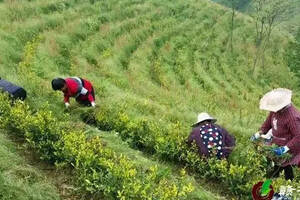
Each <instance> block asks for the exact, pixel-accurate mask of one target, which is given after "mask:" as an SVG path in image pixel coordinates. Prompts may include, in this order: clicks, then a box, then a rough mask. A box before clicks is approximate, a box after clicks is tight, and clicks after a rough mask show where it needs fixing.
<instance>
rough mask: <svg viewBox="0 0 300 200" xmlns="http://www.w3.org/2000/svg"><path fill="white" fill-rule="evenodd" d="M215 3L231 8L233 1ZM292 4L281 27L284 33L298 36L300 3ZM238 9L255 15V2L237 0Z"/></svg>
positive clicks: (221, 0)
mask: <svg viewBox="0 0 300 200" xmlns="http://www.w3.org/2000/svg"><path fill="white" fill-rule="evenodd" d="M213 1H214V2H217V3H220V4H222V5H225V6H227V7H231V5H232V4H231V1H228V0H213ZM289 2H290V8H289V12H287V13H286V14H285V15H284V16H282V17H280V19H279V27H280V29H282V30H284V31H288V32H290V33H292V34H293V35H296V34H297V31H298V30H299V28H300V23H299V19H300V12H299V11H300V1H299V0H292V1H289ZM236 3H237V4H236V5H237V9H238V10H239V11H240V12H243V13H245V14H248V15H252V14H254V10H253V1H252V0H237V1H236Z"/></svg>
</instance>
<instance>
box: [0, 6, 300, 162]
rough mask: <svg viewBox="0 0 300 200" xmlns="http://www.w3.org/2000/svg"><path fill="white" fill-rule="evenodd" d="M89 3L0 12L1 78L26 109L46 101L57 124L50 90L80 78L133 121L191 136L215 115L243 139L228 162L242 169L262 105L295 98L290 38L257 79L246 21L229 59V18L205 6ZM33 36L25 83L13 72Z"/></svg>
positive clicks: (271, 53) (278, 41) (55, 98)
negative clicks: (277, 90) (60, 80)
mask: <svg viewBox="0 0 300 200" xmlns="http://www.w3.org/2000/svg"><path fill="white" fill-rule="evenodd" d="M91 2H94V1H80V0H78V1H75V0H73V1H71V0H69V1H64V2H61V1H58V0H51V1H31V2H27V1H23V2H22V3H20V2H18V3H17V2H14V1H12V2H4V3H0V17H1V19H2V20H1V22H0V27H1V29H0V30H1V31H0V43H1V49H0V58H1V59H0V74H2V76H3V77H4V78H7V79H9V80H11V81H14V82H17V83H19V84H21V85H24V86H25V87H26V89H27V90H28V92H29V98H28V101H29V103H30V104H32V105H35V106H36V107H39V106H40V105H42V104H43V103H44V102H45V101H49V102H51V103H52V104H51V107H52V109H53V110H54V112H56V113H57V114H58V116H59V113H60V112H61V110H62V108H63V105H62V104H61V98H62V97H61V95H60V94H55V93H53V92H52V91H51V88H50V84H49V83H50V80H51V79H52V78H53V77H55V76H72V75H79V76H82V77H84V78H88V79H90V80H91V81H92V82H93V83H94V85H95V88H96V91H97V94H98V96H97V97H98V99H97V103H98V104H99V105H100V107H101V106H114V107H119V106H124V105H126V107H127V108H128V109H127V110H128V112H130V116H131V117H139V116H143V117H147V118H153V119H156V120H160V121H161V123H168V122H175V121H181V122H182V123H184V124H185V125H186V127H187V128H186V132H183V133H182V134H184V135H186V136H187V135H188V132H189V126H190V124H192V123H193V122H194V121H195V118H196V114H197V113H198V112H201V111H208V112H210V113H211V114H213V115H214V116H216V117H217V118H218V119H219V122H220V123H221V124H222V125H224V126H225V127H226V128H228V129H229V131H230V132H232V133H233V134H234V135H235V136H236V137H237V139H238V146H237V149H236V151H235V153H234V155H233V156H232V159H233V160H239V159H241V156H240V155H243V154H241V152H245V151H246V150H247V148H245V145H247V138H248V137H249V136H250V134H251V133H253V132H254V131H255V130H256V129H257V128H258V127H259V125H260V123H261V122H262V120H263V119H264V117H265V115H266V113H265V112H260V111H259V110H258V108H257V105H258V100H259V97H260V96H261V95H262V94H263V93H264V92H266V91H268V90H269V89H271V88H273V87H278V86H280V87H289V88H291V89H294V90H295V89H296V80H294V79H293V78H290V76H291V74H290V73H289V72H288V69H287V68H286V66H285V63H284V61H283V53H284V49H283V48H284V46H285V44H286V42H287V41H286V38H284V37H280V36H278V37H277V36H276V38H275V39H274V43H273V44H272V47H271V48H270V49H268V50H267V56H266V67H267V69H268V70H267V71H265V72H263V71H262V70H261V69H259V70H258V71H257V72H256V78H255V79H254V78H253V76H252V75H251V67H252V62H253V59H252V58H253V55H254V45H253V34H252V33H253V26H252V25H251V19H249V18H247V17H244V16H238V22H237V28H236V30H235V44H234V46H235V50H234V54H233V55H231V53H230V51H229V48H228V47H229V45H228V38H229V36H228V35H227V32H228V29H229V23H228V19H229V18H230V13H228V12H227V10H226V9H223V8H222V7H220V6H218V5H216V4H212V3H210V2H209V1H200V0H188V1H184V2H183V1H179V0H177V1H159V0H151V1H143V0H135V1H131V0H124V1H117V0H112V1H95V2H94V4H92V3H91ZM37 35H40V36H42V38H43V39H42V40H41V41H40V42H39V43H38V50H37V52H35V53H33V62H32V65H31V66H29V67H30V68H31V70H32V72H33V74H34V75H33V76H31V77H29V75H28V74H20V73H18V72H17V68H18V63H19V62H20V61H21V60H22V55H23V52H24V45H25V44H26V42H27V41H32V40H33V39H34V38H36V36H37ZM272 77H275V78H272ZM32 78H33V79H34V80H32ZM294 100H295V101H296V102H299V100H298V97H297V96H296V97H295V98H294ZM72 117H73V116H70V118H72ZM109 140H111V141H113V139H109Z"/></svg>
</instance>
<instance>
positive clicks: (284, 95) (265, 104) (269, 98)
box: [259, 88, 292, 112]
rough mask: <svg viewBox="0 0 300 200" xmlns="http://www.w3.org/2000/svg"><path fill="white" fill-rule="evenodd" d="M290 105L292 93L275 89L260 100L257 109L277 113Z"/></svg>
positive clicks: (283, 89) (282, 89)
mask: <svg viewBox="0 0 300 200" xmlns="http://www.w3.org/2000/svg"><path fill="white" fill-rule="evenodd" d="M291 103H292V91H291V90H289V89H285V88H277V89H274V90H272V91H270V92H268V93H267V94H265V95H264V96H263V97H262V98H261V100H260V103H259V108H260V109H261V110H267V111H272V112H277V111H279V110H281V109H282V108H284V107H285V106H287V105H289V104H291Z"/></svg>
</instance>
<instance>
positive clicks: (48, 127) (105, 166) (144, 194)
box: [0, 95, 193, 200]
mask: <svg viewBox="0 0 300 200" xmlns="http://www.w3.org/2000/svg"><path fill="white" fill-rule="evenodd" d="M0 124H1V125H0V127H1V128H5V129H10V130H11V131H13V132H14V133H16V134H17V135H19V136H22V137H24V138H25V139H26V141H28V142H29V144H30V145H31V146H32V147H34V148H36V149H37V150H38V152H39V154H40V155H41V158H42V159H44V160H47V161H50V162H52V163H54V162H55V163H56V164H60V165H63V164H65V165H70V166H73V167H74V168H75V171H76V173H77V176H76V178H77V180H78V183H79V185H80V187H81V188H82V189H84V190H85V191H87V192H89V193H91V194H98V193H103V194H104V195H106V196H111V197H112V198H114V199H162V200H167V199H170V200H173V199H186V198H187V196H188V194H189V193H190V192H191V191H192V190H193V186H192V185H191V184H190V183H187V182H186V181H184V180H183V178H182V177H181V178H177V179H170V178H169V176H168V175H167V174H161V173H159V170H158V169H157V167H156V166H153V167H151V168H150V169H148V170H146V171H144V169H140V168H137V166H135V164H134V163H133V162H131V161H130V160H129V159H128V158H127V157H125V156H123V155H118V154H116V153H115V152H113V151H112V150H111V149H109V148H106V147H104V146H103V144H102V143H101V140H100V138H99V137H93V138H90V139H87V138H86V136H85V134H84V133H83V132H82V131H80V130H79V131H78V130H77V131H73V130H72V128H71V127H64V126H63V125H62V124H61V123H59V122H58V120H57V119H56V118H55V117H54V116H53V115H52V113H51V111H49V110H48V108H47V106H45V107H44V108H43V109H42V110H38V111H36V112H32V111H31V110H30V108H29V106H28V105H26V104H25V103H23V102H16V103H12V102H10V101H9V99H8V97H7V96H6V95H0ZM66 130H67V131H66ZM183 173H184V172H183Z"/></svg>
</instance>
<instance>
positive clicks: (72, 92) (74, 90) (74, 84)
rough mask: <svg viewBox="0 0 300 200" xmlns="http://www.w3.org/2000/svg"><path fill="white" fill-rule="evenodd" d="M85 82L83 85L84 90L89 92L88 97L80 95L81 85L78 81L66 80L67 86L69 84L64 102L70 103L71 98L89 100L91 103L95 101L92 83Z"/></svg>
mask: <svg viewBox="0 0 300 200" xmlns="http://www.w3.org/2000/svg"><path fill="white" fill-rule="evenodd" d="M82 80H83V85H84V88H85V89H87V90H88V93H87V94H86V95H81V94H79V93H80V92H79V91H78V90H79V88H80V85H79V84H78V81H76V80H75V79H74V78H66V79H65V81H66V84H67V91H66V92H64V102H69V99H70V97H77V98H78V99H80V100H83V101H84V100H89V102H93V101H95V99H94V97H93V95H92V90H93V86H92V84H91V82H89V81H88V80H84V79H82Z"/></svg>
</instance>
